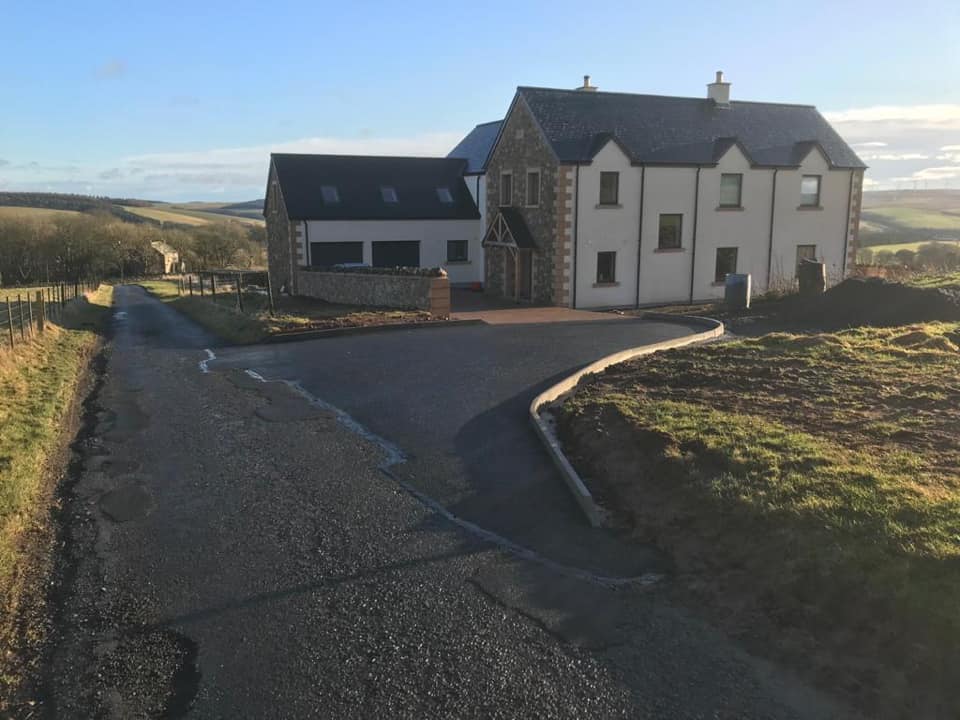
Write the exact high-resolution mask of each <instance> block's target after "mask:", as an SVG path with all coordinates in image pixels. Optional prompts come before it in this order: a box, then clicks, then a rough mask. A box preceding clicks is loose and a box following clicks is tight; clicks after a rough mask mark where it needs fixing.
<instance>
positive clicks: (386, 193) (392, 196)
mask: <svg viewBox="0 0 960 720" xmlns="http://www.w3.org/2000/svg"><path fill="white" fill-rule="evenodd" d="M380 197H382V198H383V201H384V202H385V203H388V204H390V205H395V204H396V203H397V189H396V188H394V187H390V186H389V185H383V186H381V187H380Z"/></svg>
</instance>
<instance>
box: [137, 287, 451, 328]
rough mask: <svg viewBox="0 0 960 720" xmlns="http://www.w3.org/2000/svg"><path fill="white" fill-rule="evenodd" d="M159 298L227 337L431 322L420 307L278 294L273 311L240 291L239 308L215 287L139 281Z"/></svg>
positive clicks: (259, 298)
mask: <svg viewBox="0 0 960 720" xmlns="http://www.w3.org/2000/svg"><path fill="white" fill-rule="evenodd" d="M140 285H142V286H143V287H144V288H145V289H146V290H148V291H149V292H151V293H152V294H153V295H155V296H156V297H157V298H159V299H160V300H163V301H164V302H168V303H170V304H171V305H172V306H173V307H175V308H176V309H177V310H179V311H181V312H182V313H183V314H184V315H187V316H188V317H190V318H192V319H193V320H195V321H196V322H198V323H199V324H201V325H203V326H204V327H205V328H207V329H208V330H210V331H211V332H212V333H214V334H215V335H217V336H219V337H221V338H222V339H224V340H226V341H227V342H231V343H252V342H257V341H259V340H263V339H264V338H266V337H267V336H268V335H275V334H278V333H285V332H297V331H305V330H330V329H335V328H344V327H365V326H372V325H393V324H398V323H413V322H436V320H435V319H434V318H432V317H431V316H430V313H428V312H426V311H422V310H393V309H385V308H363V307H357V306H353V305H334V304H332V303H325V302H321V301H319V300H312V299H310V298H283V299H281V300H280V301H279V303H278V307H277V308H276V313H275V314H274V315H273V316H271V315H270V314H269V312H268V304H267V298H266V296H265V295H259V294H252V293H246V294H244V298H243V302H244V312H243V313H240V312H239V311H238V310H237V309H236V302H237V301H236V295H235V294H233V293H231V292H229V291H225V292H220V293H218V294H217V295H216V297H215V298H211V296H210V295H209V293H208V294H207V295H205V296H204V297H202V298H201V297H200V296H199V295H198V294H197V292H198V291H197V290H196V289H195V290H194V295H193V297H189V296H181V295H178V293H177V284H176V283H175V282H174V281H172V280H146V281H143V282H141V283H140Z"/></svg>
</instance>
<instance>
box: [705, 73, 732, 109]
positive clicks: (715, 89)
mask: <svg viewBox="0 0 960 720" xmlns="http://www.w3.org/2000/svg"><path fill="white" fill-rule="evenodd" d="M707 97H708V98H709V99H710V100H713V102H714V103H716V104H717V105H719V106H720V107H729V106H730V83H728V82H725V81H724V79H723V70H717V79H716V80H714V81H713V82H712V83H710V84H709V85H707Z"/></svg>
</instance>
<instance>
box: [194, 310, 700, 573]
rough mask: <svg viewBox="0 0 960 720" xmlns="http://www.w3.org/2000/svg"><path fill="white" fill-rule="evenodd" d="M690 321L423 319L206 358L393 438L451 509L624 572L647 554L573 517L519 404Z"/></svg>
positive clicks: (400, 471) (646, 563)
mask: <svg viewBox="0 0 960 720" xmlns="http://www.w3.org/2000/svg"><path fill="white" fill-rule="evenodd" d="M523 311H524V310H523V309H520V310H518V312H523ZM594 315H595V313H594ZM694 331H695V330H694V329H693V328H691V327H688V326H685V325H682V324H678V323H665V322H650V321H645V320H639V319H625V318H623V317H617V316H613V317H612V318H611V319H610V320H596V319H593V320H591V321H586V322H576V321H573V322H570V321H564V322H554V323H550V322H546V323H536V324H515V323H509V324H500V325H473V326H460V327H448V328H430V329H417V330H411V331H395V332H386V333H379V334H367V335H353V336H345V337H338V338H328V339H322V340H312V341H305V342H298V343H290V344H282V345H263V346H254V347H240V348H229V349H224V350H217V351H216V352H217V355H218V357H217V359H216V361H214V362H211V363H210V364H209V367H210V369H211V370H214V371H216V370H224V369H228V368H242V369H250V370H253V371H255V372H257V373H259V374H260V375H262V376H263V377H265V378H267V379H270V380H288V381H295V382H297V383H299V384H300V385H301V386H302V387H303V388H304V389H306V390H307V391H308V392H309V393H311V394H312V395H314V396H315V397H317V398H319V399H321V400H323V401H325V402H327V403H330V404H332V405H334V406H336V407H338V408H340V409H341V410H343V411H345V412H347V413H349V414H350V415H351V416H352V417H353V418H354V419H355V420H357V421H358V422H359V423H361V424H362V425H363V426H365V427H366V428H368V429H369V430H371V431H372V432H374V433H376V434H377V435H379V436H381V437H382V438H384V439H386V440H387V441H389V442H390V443H393V444H394V445H396V446H397V447H399V449H400V450H401V451H402V452H403V454H404V455H405V456H406V458H407V459H406V462H403V463H401V464H399V465H397V466H396V467H395V468H394V469H393V472H394V473H395V474H397V475H398V476H400V477H401V478H402V479H404V480H407V481H408V482H410V484H412V485H413V486H414V487H416V488H418V489H419V490H421V491H423V492H424V493H426V494H427V495H429V496H430V497H431V498H433V499H435V500H437V501H438V502H440V503H441V504H443V505H444V506H445V507H446V508H447V509H449V510H450V511H452V512H454V513H456V514H457V515H459V516H460V517H462V518H464V519H467V520H469V521H472V522H475V523H477V524H479V525H481V526H482V527H484V528H486V529H488V530H491V531H493V532H496V533H498V534H500V535H503V536H505V537H507V538H509V539H510V540H512V541H514V542H517V543H520V544H522V545H524V546H526V547H529V548H531V549H534V550H537V551H539V552H540V553H542V554H544V555H546V556H547V557H549V558H551V559H554V560H557V561H559V562H563V563H566V564H571V565H575V566H577V567H581V568H584V569H591V570H594V571H598V572H604V573H611V574H628V575H633V574H638V573H640V572H643V571H647V570H656V569H658V568H659V566H658V563H659V562H660V559H659V557H658V556H657V555H656V554H655V553H653V552H652V551H651V552H640V553H636V554H633V555H632V556H629V557H625V555H627V554H625V553H623V552H622V546H621V547H620V551H619V552H618V551H617V545H616V542H615V540H614V538H613V537H611V535H610V534H609V533H607V532H605V531H602V530H596V529H593V528H590V527H589V526H588V525H587V524H586V522H585V520H584V519H583V517H582V515H581V514H580V510H579V509H578V508H577V506H576V504H575V502H574V501H573V500H572V498H571V497H570V495H569V492H568V490H567V488H566V486H565V485H564V484H563V482H562V480H561V479H560V477H559V476H558V475H557V473H556V471H555V469H554V467H553V465H552V463H551V461H550V459H549V456H548V455H547V454H546V452H545V451H544V449H543V448H542V446H541V445H540V443H539V441H538V439H537V437H536V435H535V433H534V431H533V429H532V428H531V427H530V423H529V420H528V416H527V408H528V406H529V404H530V402H531V400H532V399H533V398H534V397H535V396H536V395H537V394H538V393H540V392H541V391H542V390H543V389H545V388H546V387H548V386H549V385H551V384H553V383H555V382H557V381H558V380H560V379H561V378H563V377H566V376H567V375H569V374H570V373H572V372H574V371H576V370H577V369H579V368H580V367H582V366H583V365H586V364H588V363H589V362H592V361H594V360H596V359H598V358H600V357H602V356H604V355H607V354H609V353H613V352H616V351H619V350H623V349H625V348H629V347H635V346H638V345H644V344H647V343H653V342H658V341H661V340H666V339H669V338H676V337H681V336H683V335H685V334H688V333H691V332H694Z"/></svg>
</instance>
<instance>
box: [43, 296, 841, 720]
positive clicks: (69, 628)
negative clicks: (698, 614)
mask: <svg viewBox="0 0 960 720" xmlns="http://www.w3.org/2000/svg"><path fill="white" fill-rule="evenodd" d="M116 305H117V307H116V310H117V319H116V321H115V337H114V341H113V346H112V351H111V353H110V355H109V358H108V360H107V362H106V366H105V372H104V375H103V382H102V385H101V387H100V388H99V390H98V391H97V393H96V395H95V396H94V398H92V400H91V401H90V402H88V405H87V413H86V416H85V419H86V421H87V422H86V426H85V430H84V433H83V435H82V436H81V440H80V442H78V443H77V445H76V452H77V460H76V462H75V463H74V467H73V468H72V472H71V476H70V480H69V482H68V483H67V486H66V487H65V495H64V498H63V505H64V513H63V517H64V531H63V536H62V540H63V549H62V552H61V558H60V561H59V565H58V567H59V573H60V579H59V582H58V584H57V585H56V587H55V588H54V593H53V596H54V609H55V611H56V613H55V618H54V623H55V625H54V631H55V643H54V644H53V646H52V651H51V655H50V657H49V658H48V663H47V667H46V670H45V675H44V677H43V678H42V684H41V686H40V692H39V695H38V700H39V705H37V706H36V707H34V708H33V709H32V710H31V713H33V714H34V715H37V714H39V715H43V716H46V717H65V718H73V717H77V718H89V717H108V718H129V717H198V718H260V717H270V718H275V717H283V718H299V717H329V718H347V717H357V718H370V717H384V718H386V717H410V718H425V717H503V718H514V717H517V718H519V717H523V718H526V717H583V718H600V717H603V718H606V717H650V718H674V717H675V718H727V717H729V718H734V717H735V718H794V717H823V718H826V717H838V716H841V715H842V714H843V713H842V712H840V711H839V710H838V709H837V708H836V707H835V706H834V705H833V704H832V703H831V702H830V701H829V699H827V698H824V697H823V696H821V695H820V694H818V693H816V692H814V691H812V690H811V689H810V688H808V687H806V686H804V685H802V684H800V683H799V682H797V681H796V680H795V679H793V678H792V677H791V676H790V675H789V674H788V673H785V672H783V671H782V670H780V669H778V668H776V667H774V666H772V665H770V664H769V663H766V662H763V661H761V660H758V659H756V658H754V657H752V656H750V655H749V654H747V653H745V652H744V651H743V650H742V649H740V648H738V647H737V646H736V645H734V644H733V643H731V642H730V641H729V640H727V639H726V638H724V637H723V636H721V635H719V634H718V633H716V632H715V631H713V630H712V629H711V628H710V627H708V626H706V625H705V624H703V623H701V622H699V621H698V620H697V619H696V618H693V617H690V616H688V615H687V614H685V613H684V612H682V611H679V610H677V609H675V608H672V607H670V606H669V605H668V604H667V603H666V601H665V599H664V597H663V596H661V595H660V594H658V591H657V586H649V587H647V586H630V585H628V586H621V587H618V588H616V589H611V588H610V587H609V586H608V585H606V584H605V583H602V582H598V581H597V580H596V578H593V577H591V576H589V575H584V574H578V573H575V572H572V571H570V570H569V569H565V568H564V567H560V566H557V565H556V564H554V563H551V562H550V561H549V560H550V559H551V558H554V559H556V558H557V557H559V559H560V560H562V561H563V562H564V563H566V564H568V565H573V564H575V561H578V560H581V559H584V558H583V554H582V553H580V554H578V553H577V552H574V551H571V550H570V549H569V547H568V546H569V545H572V544H575V543H576V542H579V540H580V539H583V538H586V541H587V542H594V541H593V540H590V538H589V537H588V535H589V533H588V532H587V531H585V530H575V529H574V528H575V527H576V526H577V521H576V520H575V513H574V512H573V510H572V506H570V505H569V503H568V504H567V505H565V504H564V501H563V499H562V493H559V494H558V493H555V492H554V491H553V489H552V486H551V485H550V484H549V482H548V475H549V473H548V470H547V468H546V467H545V466H544V464H543V463H544V458H543V457H542V456H538V454H537V452H536V448H535V446H534V445H532V444H531V443H530V442H529V437H528V436H527V435H524V433H527V430H526V426H525V418H524V412H525V407H526V405H525V401H526V399H527V398H528V397H530V396H531V395H532V394H533V393H535V392H536V389H537V387H539V386H541V385H543V384H544V383H546V382H549V381H550V379H552V377H555V376H558V375H561V374H563V373H565V372H566V371H567V370H569V369H571V368H573V367H576V366H577V365H578V364H580V363H582V362H583V361H584V360H586V359H589V358H590V354H591V352H593V351H595V353H596V354H597V355H600V354H604V353H606V352H608V351H610V350H612V349H616V346H617V345H618V343H619V344H634V343H635V341H636V339H637V338H645V339H646V338H649V339H660V338H662V337H669V336H671V335H672V334H676V333H681V332H684V329H683V328H679V327H675V326H668V325H662V326H658V325H652V326H651V325H644V324H642V323H637V324H636V325H635V327H634V325H632V324H631V325H630V327H629V328H627V326H626V325H623V326H621V329H620V330H618V331H617V332H619V333H625V334H630V333H633V334H632V335H629V337H627V336H626V335H625V336H624V337H619V338H617V337H615V334H616V333H615V332H614V330H613V328H612V326H611V328H610V329H607V328H600V329H598V328H597V327H596V326H594V327H592V328H590V329H589V332H590V333H591V334H588V335H585V334H584V333H585V332H586V331H587V329H586V328H581V327H573V326H570V327H556V328H519V329H518V328H511V329H508V330H507V331H505V332H489V329H488V328H462V329H446V330H442V329H438V330H421V331H416V332H415V333H389V334H382V335H370V336H363V337H345V338H341V339H337V340H326V341H322V342H311V343H303V344H297V345H286V346H283V347H276V348H269V349H256V348H247V349H236V350H225V349H216V350H215V351H214V352H216V353H217V354H218V357H219V358H220V359H218V360H216V361H211V362H209V363H207V369H209V372H203V370H202V369H201V367H200V362H201V361H202V360H204V359H205V358H207V354H206V353H205V352H203V349H204V348H206V347H209V346H212V344H213V343H212V339H211V338H209V337H208V336H206V334H205V333H204V332H203V331H202V330H200V329H199V328H197V327H196V326H195V325H193V324H192V323H190V322H189V321H187V320H186V319H184V318H182V317H181V316H179V315H177V314H176V313H175V312H174V311H172V310H171V309H170V308H168V307H167V306H164V305H162V304H160V303H158V302H156V301H154V300H152V299H150V298H148V297H147V296H146V295H145V294H144V293H143V291H141V290H140V289H138V288H119V289H118V290H117V293H116ZM576 338H579V339H580V341H581V342H583V340H584V338H587V339H588V340H589V342H590V343H592V344H593V348H594V350H593V351H590V350H579V351H575V350H574V349H573V348H572V347H571V346H572V345H573V342H572V341H573V340H574V339H576ZM285 357H286V358H288V359H286V360H285V359H284V358H285ZM241 368H242V369H241ZM246 369H255V370H256V371H257V372H259V371H263V374H265V375H267V376H268V377H276V378H285V379H288V380H293V379H296V380H299V381H300V382H302V384H303V386H304V387H305V388H306V389H307V390H309V392H310V393H311V394H313V395H315V396H316V398H317V399H318V401H317V402H313V401H310V400H308V399H306V398H305V397H304V396H303V395H302V394H300V393H299V392H297V391H296V390H295V389H293V388H291V387H290V386H289V385H288V384H286V383H282V382H268V383H265V382H260V381H259V380H258V379H257V378H255V377H251V375H250V374H248V373H245V372H243V370H246ZM365 369H366V372H365ZM324 403H330V405H326V404H324ZM332 406H335V408H339V409H340V410H343V411H346V412H349V413H350V415H349V416H348V415H345V414H342V413H341V412H339V411H338V410H337V409H335V408H334V407H332ZM517 416H519V417H517ZM372 433H375V434H376V435H377V436H380V437H375V436H374V435H373V434H372ZM518 438H519V439H518ZM404 458H405V462H399V461H400V460H403V459H404ZM406 481H409V482H410V487H411V488H415V489H416V492H417V493H424V494H421V495H417V494H415V493H414V492H410V491H408V490H407V489H405V486H404V484H403V483H404V482H406ZM487 493H489V494H492V495H493V496H494V497H495V498H497V500H496V501H489V502H486V501H484V500H483V499H478V498H477V496H478V495H482V494H487ZM435 501H439V502H442V503H443V504H444V505H446V506H447V507H449V508H450V509H452V510H454V511H456V513H457V514H458V515H460V516H464V517H469V518H472V519H474V520H475V521H477V522H478V523H479V521H480V520H481V519H482V520H484V521H487V520H489V521H490V522H491V523H493V527H492V528H488V527H486V526H485V525H484V527H483V528H477V527H469V526H467V527H464V526H462V525H458V524H456V523H455V522H451V521H450V519H448V518H447V517H445V516H444V515H443V514H442V513H441V512H438V510H437V507H436V506H434V505H432V504H431V503H432V502H435ZM524 512H525V513H526V520H525V521H524V520H523V513H524ZM498 523H499V524H498ZM550 523H558V524H557V525H556V526H555V532H556V534H558V535H561V536H563V537H564V538H565V539H564V540H563V541H562V542H561V541H560V540H554V541H552V542H551V541H547V540H546V538H547V534H548V530H549V524H550ZM525 524H529V525H531V526H533V527H534V528H535V530H534V531H532V532H530V531H526V530H525ZM489 529H493V530H495V531H496V532H497V533H499V534H500V535H505V536H508V537H511V538H512V539H514V540H517V541H523V542H524V543H525V544H527V545H529V546H535V547H536V549H537V550H538V551H540V553H541V554H540V555H526V556H518V555H517V553H516V552H515V551H514V550H512V549H511V548H510V547H507V546H505V545H503V544H502V542H500V541H498V540H497V538H496V537H494V536H491V535H489V534H486V533H485V530H489ZM528 541H529V542H528ZM614 541H615V538H607V539H605V540H603V541H600V542H599V544H598V545H596V548H599V550H598V552H600V551H602V552H610V549H611V547H612V546H611V545H609V543H612V542H614ZM553 551H556V552H557V553H558V555H556V556H555V555H553V554H552V553H553ZM637 554H638V556H642V555H644V553H643V552H642V551H637ZM652 561H653V560H652V559H651V558H649V557H647V558H645V559H643V560H642V562H641V561H639V560H636V561H632V563H633V564H634V565H636V564H638V563H639V564H641V565H642V564H644V563H650V562H652ZM599 564H600V565H604V562H600V563H599ZM628 564H629V563H628ZM577 566H578V567H583V566H581V565H579V564H578V565H577Z"/></svg>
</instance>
